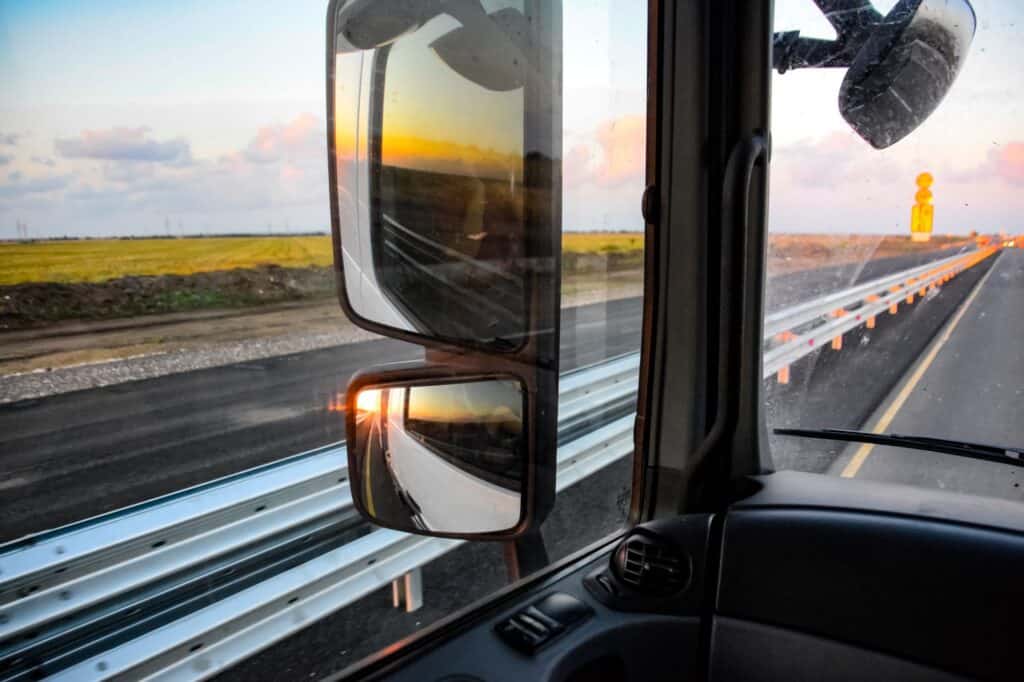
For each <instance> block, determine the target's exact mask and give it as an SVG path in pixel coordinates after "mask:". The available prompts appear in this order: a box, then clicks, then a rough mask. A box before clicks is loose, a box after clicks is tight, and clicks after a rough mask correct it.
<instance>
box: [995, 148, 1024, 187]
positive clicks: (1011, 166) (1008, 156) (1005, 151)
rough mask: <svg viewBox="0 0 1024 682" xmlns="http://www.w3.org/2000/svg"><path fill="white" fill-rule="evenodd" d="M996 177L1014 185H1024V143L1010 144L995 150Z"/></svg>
mask: <svg viewBox="0 0 1024 682" xmlns="http://www.w3.org/2000/svg"><path fill="white" fill-rule="evenodd" d="M992 155H993V156H994V157H995V168H996V175H998V176H999V177H1001V178H1002V179H1004V180H1006V181H1007V182H1009V183H1012V184H1014V185H1024V142H1010V143H1009V144H1006V145H1003V146H1002V147H1001V148H999V149H998V150H993V152H992Z"/></svg>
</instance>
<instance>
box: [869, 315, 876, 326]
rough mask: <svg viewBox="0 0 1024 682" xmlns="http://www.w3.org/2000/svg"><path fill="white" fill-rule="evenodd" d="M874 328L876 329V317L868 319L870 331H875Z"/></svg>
mask: <svg viewBox="0 0 1024 682" xmlns="http://www.w3.org/2000/svg"><path fill="white" fill-rule="evenodd" d="M874 328H875V316H874V315H872V316H871V317H869V318H868V329H874Z"/></svg>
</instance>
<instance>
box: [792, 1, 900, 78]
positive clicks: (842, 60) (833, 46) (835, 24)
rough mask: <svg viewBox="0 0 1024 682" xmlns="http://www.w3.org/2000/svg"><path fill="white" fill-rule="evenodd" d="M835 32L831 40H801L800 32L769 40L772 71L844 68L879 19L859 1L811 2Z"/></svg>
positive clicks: (866, 39)
mask: <svg viewBox="0 0 1024 682" xmlns="http://www.w3.org/2000/svg"><path fill="white" fill-rule="evenodd" d="M814 4H815V5H817V6H818V9H820V10H821V13H822V14H824V15H825V19H827V20H828V22H829V24H831V25H832V28H833V29H835V32H836V39H835V40H823V39H820V38H802V37H801V36H800V31H782V32H780V33H776V34H775V36H774V38H773V41H772V42H773V54H772V67H773V68H774V69H776V70H777V71H778V72H779V73H786V72H787V71H789V70H790V69H815V68H817V69H821V68H845V67H848V66H850V65H851V64H852V63H853V58H854V57H855V56H856V55H857V53H858V52H859V51H860V49H861V48H862V47H864V44H865V43H867V41H868V38H870V37H871V33H872V32H873V31H874V29H875V27H877V26H878V24H879V23H880V22H882V20H883V17H882V15H881V14H880V13H879V12H878V10H876V9H875V8H874V7H872V6H871V4H870V3H865V2H864V1H863V0H814Z"/></svg>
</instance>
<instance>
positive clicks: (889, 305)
mask: <svg viewBox="0 0 1024 682" xmlns="http://www.w3.org/2000/svg"><path fill="white" fill-rule="evenodd" d="M995 252H996V249H995V248H986V249H980V250H978V251H971V252H968V253H965V254H958V255H956V256H950V257H949V258H943V259H941V260H937V261H932V262H930V263H926V264H924V265H921V266H919V267H916V268H911V269H909V270H904V271H902V272H897V273H894V274H892V275H888V276H885V277H879V278H878V279H874V280H871V281H869V282H864V283H863V284H857V285H855V286H853V287H850V288H848V289H844V290H842V291H838V292H835V293H832V294H828V295H826V296H821V297H819V298H815V299H813V300H810V301H806V302H804V303H798V304H797V305H794V306H790V307H788V308H785V309H783V310H780V311H778V312H775V313H771V314H769V315H766V316H765V325H764V326H765V329H764V335H765V352H764V358H763V368H764V372H763V374H764V378H766V379H767V378H768V377H770V376H772V375H776V376H778V379H779V381H780V382H782V383H787V382H788V381H789V366H790V365H791V364H792V363H794V362H796V361H797V360H799V359H800V358H802V357H804V356H806V355H810V354H811V353H814V352H815V351H817V350H818V349H820V348H821V347H822V346H823V345H825V344H827V343H831V344H832V347H833V348H834V349H836V350H839V349H841V348H842V336H843V334H845V333H846V332H848V331H850V330H852V329H855V328H857V327H860V326H867V327H869V328H873V327H874V326H875V318H876V317H877V316H878V315H881V314H883V313H885V312H886V311H887V310H888V312H889V313H891V314H893V315H895V314H896V313H897V312H898V308H899V305H900V303H901V302H906V303H908V304H910V303H913V302H914V299H915V297H917V296H925V295H926V294H927V291H928V290H930V289H935V288H937V287H939V286H940V285H942V284H944V283H946V282H948V281H949V280H951V279H952V278H954V277H956V276H957V275H958V274H960V273H961V272H963V271H964V270H967V269H968V268H971V267H973V266H974V265H977V264H978V263H980V262H981V261H983V260H985V259H986V258H988V257H989V256H991V255H992V254H993V253H995Z"/></svg>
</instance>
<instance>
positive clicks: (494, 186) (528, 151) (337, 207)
mask: <svg viewBox="0 0 1024 682" xmlns="http://www.w3.org/2000/svg"><path fill="white" fill-rule="evenodd" d="M335 4H336V5H337V6H338V8H337V9H336V10H335V11H334V14H333V21H334V24H333V34H332V35H333V41H334V45H333V47H329V57H328V69H329V75H328V87H329V90H330V92H329V97H328V102H329V103H328V119H329V123H328V125H329V126H330V128H331V130H330V136H329V137H330V144H329V154H330V167H331V172H332V179H331V191H332V197H331V203H332V206H331V209H332V227H333V233H334V239H335V264H336V268H337V270H338V280H339V287H340V292H339V294H340V299H341V303H342V306H343V308H344V309H345V312H346V313H347V314H348V315H349V317H350V318H351V319H353V320H354V321H355V322H357V323H358V324H360V325H361V326H363V327H365V328H367V329H370V330H371V331H375V332H377V333H381V334H386V335H389V336H394V337H396V338H403V339H405V340H408V341H412V342H421V343H429V342H433V343H436V344H446V345H447V346H456V347H467V348H474V349H484V350H489V351H500V352H505V353H514V352H516V351H518V350H521V349H523V348H524V347H526V346H527V345H528V344H529V342H530V341H531V339H533V338H534V337H536V336H537V335H543V334H550V333H551V331H552V320H553V319H554V317H555V316H556V315H557V307H558V299H559V277H558V269H559V254H560V248H561V243H560V240H561V211H560V205H559V201H560V197H561V185H560V182H561V170H560V165H561V164H560V155H561V151H560V130H561V109H560V96H561V91H560V83H559V79H558V74H559V73H560V66H559V65H560V60H561V55H560V52H559V50H558V49H557V45H556V42H555V40H556V38H555V36H558V37H559V38H560V32H559V31H556V30H554V29H555V28H557V27H558V24H557V23H556V22H555V21H554V20H553V19H552V17H555V16H556V15H557V14H559V13H560V7H559V4H558V3H546V2H537V1H536V0H520V1H515V0H513V1H510V2H499V3H487V8H488V10H485V8H484V6H483V5H482V4H481V3H480V1H479V0H459V1H457V2H443V3H442V2H427V3H422V4H417V3H396V2H395V0H389V1H388V2H386V3H385V5H384V7H387V8H390V7H391V6H392V5H395V6H396V7H399V8H400V9H402V11H401V12H397V13H391V12H385V11H383V10H382V11H381V12H378V11H374V10H373V8H374V7H375V5H367V4H366V3H365V2H358V1H357V2H350V3H343V2H336V3H335ZM495 5H497V6H499V8H498V9H494V7H495ZM360 47H362V48H364V49H358V48H360Z"/></svg>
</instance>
